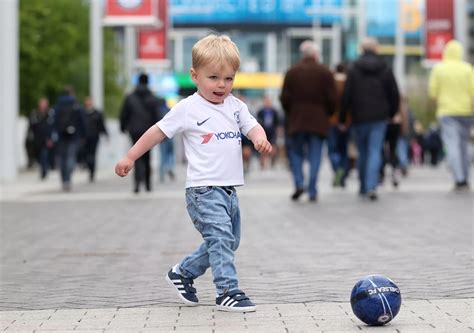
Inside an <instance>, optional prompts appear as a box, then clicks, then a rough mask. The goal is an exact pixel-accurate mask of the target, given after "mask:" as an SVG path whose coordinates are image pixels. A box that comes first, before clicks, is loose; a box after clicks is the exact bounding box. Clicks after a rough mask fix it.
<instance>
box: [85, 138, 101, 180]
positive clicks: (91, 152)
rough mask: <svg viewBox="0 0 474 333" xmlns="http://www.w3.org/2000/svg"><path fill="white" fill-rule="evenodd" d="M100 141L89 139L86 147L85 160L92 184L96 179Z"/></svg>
mask: <svg viewBox="0 0 474 333" xmlns="http://www.w3.org/2000/svg"><path fill="white" fill-rule="evenodd" d="M97 143H98V139H96V138H92V139H87V140H86V143H85V145H84V153H85V159H86V163H87V168H88V169H89V180H90V181H91V182H92V181H94V178H95V159H96V151H97Z"/></svg>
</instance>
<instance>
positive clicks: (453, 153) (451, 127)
mask: <svg viewBox="0 0 474 333" xmlns="http://www.w3.org/2000/svg"><path fill="white" fill-rule="evenodd" d="M440 124H441V138H442V140H443V144H444V147H445V149H446V161H447V162H448V166H449V168H450V170H451V173H452V175H453V178H454V182H455V183H462V182H463V181H465V179H464V172H463V166H462V155H461V149H460V147H461V135H460V132H461V125H460V123H459V122H458V121H457V120H456V119H455V118H454V117H442V118H441V119H440Z"/></svg>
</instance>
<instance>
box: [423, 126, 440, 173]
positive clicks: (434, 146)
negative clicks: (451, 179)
mask: <svg viewBox="0 0 474 333" xmlns="http://www.w3.org/2000/svg"><path fill="white" fill-rule="evenodd" d="M424 141H425V146H426V147H425V152H426V153H428V154H429V157H430V159H429V163H430V165H431V166H433V167H435V166H437V165H438V163H439V162H440V161H441V159H442V157H443V142H442V140H441V132H440V129H439V127H438V126H437V124H431V125H430V127H428V130H427V131H426V133H425V137H424Z"/></svg>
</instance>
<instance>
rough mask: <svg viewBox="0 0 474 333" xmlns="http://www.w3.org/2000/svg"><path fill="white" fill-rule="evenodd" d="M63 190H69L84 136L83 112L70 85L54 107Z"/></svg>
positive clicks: (55, 132) (55, 131)
mask: <svg viewBox="0 0 474 333" xmlns="http://www.w3.org/2000/svg"><path fill="white" fill-rule="evenodd" d="M53 135H54V136H55V137H56V139H57V156H58V158H59V166H60V169H61V181H62V188H63V190H64V191H66V192H69V191H71V178H72V173H73V171H74V168H75V167H76V161H77V152H78V149H79V145H80V142H81V141H82V140H84V137H85V119H84V112H83V110H82V109H81V107H80V106H79V103H78V102H77V100H76V97H75V96H74V89H73V88H72V86H66V87H65V88H64V91H63V94H62V95H61V96H59V98H58V102H57V104H56V106H55V107H54V134H53Z"/></svg>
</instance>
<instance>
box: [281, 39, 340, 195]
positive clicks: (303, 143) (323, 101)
mask: <svg viewBox="0 0 474 333" xmlns="http://www.w3.org/2000/svg"><path fill="white" fill-rule="evenodd" d="M300 53H301V55H302V59H301V61H300V62H298V63H297V64H295V65H294V66H293V67H291V68H290V69H289V70H288V72H287V73H286V75H285V79H284V81H283V88H282V91H281V96H280V101H281V105H282V107H283V110H284V111H285V117H286V122H287V123H286V126H287V134H288V136H287V138H288V141H287V146H288V158H289V162H290V168H291V171H292V174H293V180H294V185H295V192H294V193H293V195H292V196H291V198H292V200H298V198H299V197H300V196H301V195H302V194H303V193H304V191H305V186H304V174H303V162H304V159H305V157H307V159H308V161H309V164H310V171H309V172H310V175H309V182H308V194H309V199H310V201H316V200H317V187H316V184H317V180H318V172H319V166H320V162H321V152H322V146H323V142H324V140H325V139H326V137H327V135H328V132H329V117H330V116H331V115H332V114H333V113H334V112H335V107H336V86H335V82H334V77H333V74H332V73H331V72H330V71H329V69H327V68H326V67H325V66H324V65H322V64H320V63H319V50H318V47H317V45H316V44H315V43H314V42H312V41H309V40H308V41H304V42H303V43H302V44H301V45H300Z"/></svg>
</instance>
